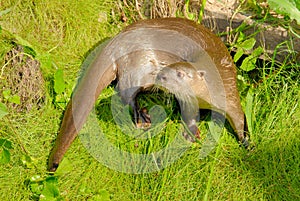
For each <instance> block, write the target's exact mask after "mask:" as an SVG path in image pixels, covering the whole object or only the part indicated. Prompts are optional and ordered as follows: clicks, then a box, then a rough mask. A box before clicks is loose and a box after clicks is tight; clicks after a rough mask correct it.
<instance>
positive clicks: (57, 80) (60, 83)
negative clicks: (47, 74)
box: [54, 69, 65, 94]
mask: <svg viewBox="0 0 300 201" xmlns="http://www.w3.org/2000/svg"><path fill="white" fill-rule="evenodd" d="M54 91H55V92H56V93H57V94H62V93H63V92H64V91H65V81H64V75H63V71H62V69H58V70H57V71H56V72H55V75H54Z"/></svg>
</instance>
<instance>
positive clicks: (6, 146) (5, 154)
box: [0, 138, 12, 164]
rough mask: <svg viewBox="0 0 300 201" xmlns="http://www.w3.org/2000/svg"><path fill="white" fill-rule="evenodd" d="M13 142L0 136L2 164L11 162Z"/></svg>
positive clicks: (0, 162) (0, 161)
mask: <svg viewBox="0 0 300 201" xmlns="http://www.w3.org/2000/svg"><path fill="white" fill-rule="evenodd" d="M10 149H12V144H11V142H10V141H9V140H7V139H3V138H0V164H7V163H9V162H10V152H9V150H10Z"/></svg>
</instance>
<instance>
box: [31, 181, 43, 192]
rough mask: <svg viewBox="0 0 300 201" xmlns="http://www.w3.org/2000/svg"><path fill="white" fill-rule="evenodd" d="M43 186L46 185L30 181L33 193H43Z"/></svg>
mask: <svg viewBox="0 0 300 201" xmlns="http://www.w3.org/2000/svg"><path fill="white" fill-rule="evenodd" d="M43 188H44V185H43V184H41V183H30V190H31V192H33V193H36V194H41V193H42V190H43Z"/></svg>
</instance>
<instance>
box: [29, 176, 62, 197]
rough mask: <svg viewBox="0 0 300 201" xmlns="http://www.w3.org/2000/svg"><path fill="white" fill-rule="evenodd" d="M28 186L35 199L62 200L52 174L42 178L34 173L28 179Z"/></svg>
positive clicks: (55, 179)
mask: <svg viewBox="0 0 300 201" xmlns="http://www.w3.org/2000/svg"><path fill="white" fill-rule="evenodd" d="M29 188H30V190H31V192H32V193H33V198H34V199H36V200H45V201H48V200H51V201H59V200H63V198H62V197H61V195H60V192H59V189H58V181H57V178H56V177H54V176H48V177H46V178H42V177H41V176H40V175H34V176H32V177H31V178H30V179H29Z"/></svg>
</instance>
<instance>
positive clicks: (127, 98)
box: [120, 88, 151, 128]
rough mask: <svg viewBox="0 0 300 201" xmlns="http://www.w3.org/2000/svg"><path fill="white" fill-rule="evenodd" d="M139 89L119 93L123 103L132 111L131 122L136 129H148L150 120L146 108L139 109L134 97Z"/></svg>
mask: <svg viewBox="0 0 300 201" xmlns="http://www.w3.org/2000/svg"><path fill="white" fill-rule="evenodd" d="M140 90H141V89H140V88H131V89H130V90H126V91H121V92H120V94H121V99H122V101H123V103H125V104H128V105H129V106H130V107H131V108H132V111H133V122H134V124H135V126H136V127H137V128H148V127H150V125H151V118H150V115H149V114H148V110H147V109H146V108H140V106H139V104H138V102H137V99H136V96H137V94H138V92H139V91H140Z"/></svg>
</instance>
